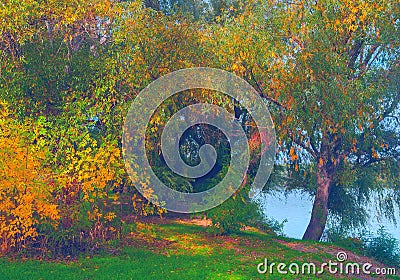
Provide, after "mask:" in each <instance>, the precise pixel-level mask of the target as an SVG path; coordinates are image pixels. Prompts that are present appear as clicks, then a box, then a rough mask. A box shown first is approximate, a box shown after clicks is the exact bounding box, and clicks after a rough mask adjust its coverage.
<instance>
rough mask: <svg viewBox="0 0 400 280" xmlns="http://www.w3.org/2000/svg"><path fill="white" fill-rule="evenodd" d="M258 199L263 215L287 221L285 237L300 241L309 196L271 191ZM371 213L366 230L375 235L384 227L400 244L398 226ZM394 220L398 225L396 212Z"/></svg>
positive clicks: (306, 221) (307, 212) (309, 204)
mask: <svg viewBox="0 0 400 280" xmlns="http://www.w3.org/2000/svg"><path fill="white" fill-rule="evenodd" d="M258 199H259V200H260V202H261V206H262V210H263V213H264V214H265V215H266V216H267V217H269V218H273V219H275V220H277V221H278V222H282V221H284V220H285V219H286V220H287V222H286V223H285V225H284V228H283V233H284V235H285V236H287V237H291V238H297V239H301V237H302V236H303V234H304V232H305V230H306V228H307V225H308V222H309V221H310V215H311V210H312V203H313V198H312V197H311V196H309V195H307V194H305V193H304V192H301V191H297V190H295V191H292V192H290V193H288V194H286V195H285V194H284V192H279V191H273V192H271V193H267V194H261V195H260V196H259V197H258ZM371 209H373V207H371ZM371 213H373V214H371V215H370V216H371V217H370V219H369V222H368V230H369V231H370V232H371V233H376V231H377V230H378V229H379V228H380V226H384V227H385V229H386V231H387V232H388V233H390V234H391V235H393V236H394V237H395V238H396V239H397V240H399V242H400V225H397V226H395V225H394V224H392V223H391V222H389V221H387V220H386V219H381V218H380V217H377V214H376V211H373V210H371ZM396 219H397V221H398V222H399V223H400V215H399V212H398V211H397V213H396Z"/></svg>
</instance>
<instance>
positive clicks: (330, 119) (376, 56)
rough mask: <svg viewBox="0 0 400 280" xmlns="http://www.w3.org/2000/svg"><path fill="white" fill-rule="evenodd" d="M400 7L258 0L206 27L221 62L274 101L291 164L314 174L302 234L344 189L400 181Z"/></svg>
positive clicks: (314, 231)
mask: <svg viewBox="0 0 400 280" xmlns="http://www.w3.org/2000/svg"><path fill="white" fill-rule="evenodd" d="M399 17H400V5H399V3H395V2H394V1H380V2H379V3H369V2H367V1H347V0H346V1H334V0H324V1H290V2H286V1H272V0H271V1H268V2H267V3H265V2H256V1H254V2H250V4H248V5H247V10H246V12H245V13H244V14H240V15H239V16H236V17H234V18H232V17H229V15H228V16H227V17H225V20H224V21H221V23H220V24H219V25H217V26H214V27H213V28H211V29H210V30H209V32H210V34H212V36H210V37H212V40H210V41H209V45H210V46H211V47H212V48H214V49H216V52H215V59H216V60H217V61H218V62H217V63H218V65H219V66H220V67H224V68H226V69H228V70H231V71H234V72H235V73H237V74H238V75H240V76H242V77H244V78H246V79H247V80H248V81H249V82H250V83H251V84H252V85H253V86H254V87H255V88H256V89H257V91H258V93H259V94H260V95H261V96H262V97H263V98H264V99H265V100H266V102H269V103H270V110H271V111H272V113H273V119H274V121H275V124H276V130H277V134H278V137H279V155H281V156H283V160H284V161H286V163H287V164H288V165H289V166H290V167H289V171H290V172H289V174H297V175H296V176H297V177H303V176H304V178H305V179H304V178H303V182H304V181H308V182H306V184H308V185H311V184H312V183H314V188H311V193H312V194H314V195H315V198H314V204H313V209H312V214H311V220H310V222H309V225H308V227H307V230H306V232H305V233H304V236H303V238H304V239H311V240H319V239H320V238H321V236H322V234H323V232H324V229H325V226H326V222H327V218H328V214H329V213H330V212H331V213H333V214H335V213H339V214H342V215H345V214H346V213H345V211H341V209H342V210H343V209H345V208H346V207H347V206H348V205H344V204H341V203H342V202H343V201H345V199H344V198H346V197H350V196H351V195H352V194H356V197H357V196H358V197H361V196H362V194H366V195H367V194H370V193H371V190H382V189H385V188H387V189H391V190H395V189H396V186H397V191H398V181H397V185H396V180H397V179H398V174H399V173H398V172H399V162H398V160H399V148H400V139H399V131H398V126H399V101H400V84H399V73H400V70H399V66H400V53H399V51H400V45H399V44H400V41H399V38H400V30H399V29H400V25H399ZM299 175H301V176H299ZM292 177H294V176H292ZM394 193H396V192H395V191H394ZM357 194H358V195H357ZM397 194H398V192H397ZM398 198H399V197H398V196H397V202H399V199H398ZM385 199H386V203H387V204H388V205H390V206H393V205H395V203H394V202H396V201H395V200H396V196H390V197H386V198H385ZM360 202H361V201H360ZM330 210H331V211H330ZM347 214H348V213H347ZM354 215H357V214H356V213H353V216H354ZM342 218H343V217H342Z"/></svg>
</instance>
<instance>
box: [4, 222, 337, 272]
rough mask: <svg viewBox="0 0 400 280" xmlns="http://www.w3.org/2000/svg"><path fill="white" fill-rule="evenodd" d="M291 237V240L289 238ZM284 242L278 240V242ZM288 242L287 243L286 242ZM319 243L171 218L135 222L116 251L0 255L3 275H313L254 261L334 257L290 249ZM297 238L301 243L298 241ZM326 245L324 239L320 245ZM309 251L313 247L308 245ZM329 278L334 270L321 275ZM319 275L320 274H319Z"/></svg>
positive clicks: (308, 260)
mask: <svg viewBox="0 0 400 280" xmlns="http://www.w3.org/2000/svg"><path fill="white" fill-rule="evenodd" d="M290 242H292V243H290ZM281 243H282V244H281ZM286 243H287V244H286ZM288 244H297V246H304V248H314V247H313V246H322V245H320V244H316V243H312V242H299V241H297V240H296V241H294V240H290V239H282V238H280V239H277V238H276V237H274V236H269V235H266V234H263V233H255V232H244V233H240V234H238V235H232V236H224V237H214V236H212V235H210V234H207V233H206V231H205V229H204V228H203V227H200V226H195V225H187V224H177V223H169V224H164V225H159V224H157V225H153V224H144V223H143V224H139V226H138V227H137V229H136V230H135V232H133V233H132V234H131V235H130V236H128V237H127V238H126V241H124V246H123V247H122V248H121V249H120V250H119V251H118V253H117V254H115V255H112V254H111V253H103V254H97V255H94V256H91V257H89V256H82V257H80V258H79V259H78V260H75V261H71V262H66V261H59V262H41V261H36V260H29V261H23V262H21V261H12V262H10V261H8V260H5V259H2V260H0V278H1V279H179V280H182V279H299V278H301V279H315V278H316V277H315V276H311V275H306V276H303V277H301V276H299V275H290V274H288V275H278V274H277V272H275V273H274V274H273V275H268V274H265V275H260V274H259V273H258V272H257V264H258V263H260V262H262V261H263V260H264V258H265V257H266V258H268V261H269V262H285V263H290V262H296V263H299V264H300V263H301V262H311V261H312V262H316V263H318V264H319V263H322V262H324V261H326V260H330V259H332V260H334V257H333V256H332V255H330V254H328V253H326V252H324V251H323V250H314V252H304V251H301V250H300V251H299V250H298V249H299V248H294V249H292V248H291V246H289V245H288ZM299 244H300V245H299ZM324 246H325V245H324ZM311 251H312V250H311ZM320 276H322V278H325V279H333V278H334V277H333V276H332V275H328V274H323V275H320ZM320 278H321V277H320Z"/></svg>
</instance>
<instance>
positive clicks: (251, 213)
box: [207, 187, 262, 235]
mask: <svg viewBox="0 0 400 280" xmlns="http://www.w3.org/2000/svg"><path fill="white" fill-rule="evenodd" d="M248 194H249V190H248V188H246V187H245V188H241V189H239V191H238V192H237V193H236V194H234V195H233V196H232V197H230V198H229V199H228V200H226V201H225V202H224V203H222V204H221V205H219V206H217V207H215V208H214V209H211V210H210V211H208V213H207V217H208V218H210V219H211V220H212V226H211V227H210V228H209V231H210V232H212V233H214V234H216V235H225V234H230V233H233V232H237V231H239V230H240V229H242V228H243V227H244V226H245V225H255V224H259V223H261V221H262V216H261V214H260V210H259V208H258V205H257V204H256V203H255V202H253V201H251V200H250V198H249V196H248Z"/></svg>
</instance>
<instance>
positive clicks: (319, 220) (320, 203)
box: [303, 165, 332, 241]
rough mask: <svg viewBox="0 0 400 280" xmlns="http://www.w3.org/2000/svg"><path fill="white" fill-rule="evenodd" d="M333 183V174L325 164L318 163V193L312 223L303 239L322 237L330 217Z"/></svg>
mask: <svg viewBox="0 0 400 280" xmlns="http://www.w3.org/2000/svg"><path fill="white" fill-rule="evenodd" d="M331 183H332V176H330V174H329V173H328V171H327V169H326V167H325V166H324V165H318V171H317V193H316V195H315V200H314V205H313V209H312V212H311V219H310V223H309V224H308V227H307V230H306V232H305V233H304V235H303V240H315V241H318V240H320V239H321V236H322V233H323V232H324V229H325V225H326V221H327V218H328V199H329V189H330V187H331Z"/></svg>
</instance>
